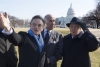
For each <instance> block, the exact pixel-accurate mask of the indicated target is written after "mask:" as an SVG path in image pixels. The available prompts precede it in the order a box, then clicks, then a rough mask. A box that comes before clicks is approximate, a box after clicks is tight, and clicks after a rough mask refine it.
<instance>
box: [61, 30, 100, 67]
mask: <svg viewBox="0 0 100 67" xmlns="http://www.w3.org/2000/svg"><path fill="white" fill-rule="evenodd" d="M63 45H64V46H63V61H62V65H61V67H91V62H90V57H89V52H91V51H94V50H96V49H97V48H98V47H99V43H98V41H97V39H96V37H95V36H94V35H93V34H92V33H91V32H89V31H87V32H85V33H82V32H81V33H80V34H79V35H78V36H76V37H75V38H74V39H72V36H71V34H69V35H66V36H65V37H64V39H63Z"/></svg>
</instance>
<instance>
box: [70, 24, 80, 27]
mask: <svg viewBox="0 0 100 67" xmlns="http://www.w3.org/2000/svg"><path fill="white" fill-rule="evenodd" d="M70 26H77V27H79V26H80V25H79V24H76V23H72V24H70Z"/></svg>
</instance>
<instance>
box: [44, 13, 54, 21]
mask: <svg viewBox="0 0 100 67" xmlns="http://www.w3.org/2000/svg"><path fill="white" fill-rule="evenodd" d="M45 19H46V20H49V19H55V18H54V17H53V15H52V14H47V15H46V16H45Z"/></svg>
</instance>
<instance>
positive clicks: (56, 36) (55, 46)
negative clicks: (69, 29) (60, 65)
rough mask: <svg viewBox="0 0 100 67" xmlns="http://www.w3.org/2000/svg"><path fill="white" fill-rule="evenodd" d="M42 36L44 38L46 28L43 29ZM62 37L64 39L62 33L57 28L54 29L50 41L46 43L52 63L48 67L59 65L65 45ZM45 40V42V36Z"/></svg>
mask: <svg viewBox="0 0 100 67" xmlns="http://www.w3.org/2000/svg"><path fill="white" fill-rule="evenodd" d="M42 36H43V38H44V30H43V31H42ZM62 39H63V37H62V34H60V33H59V32H57V31H55V30H52V32H51V35H50V38H49V41H48V43H47V44H46V45H47V46H46V47H47V50H46V52H47V57H48V58H49V60H50V64H49V65H48V67H57V61H58V60H61V59H62V56H61V53H62V47H63V44H62V43H63V42H62ZM44 42H45V38H44Z"/></svg>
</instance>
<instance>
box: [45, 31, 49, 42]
mask: <svg viewBox="0 0 100 67" xmlns="http://www.w3.org/2000/svg"><path fill="white" fill-rule="evenodd" d="M49 37H50V36H49V32H48V31H47V33H46V36H45V42H46V43H47V42H48V41H49Z"/></svg>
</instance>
